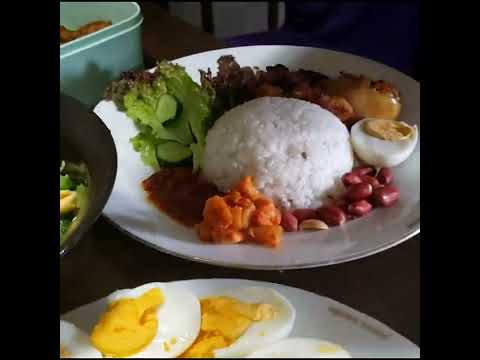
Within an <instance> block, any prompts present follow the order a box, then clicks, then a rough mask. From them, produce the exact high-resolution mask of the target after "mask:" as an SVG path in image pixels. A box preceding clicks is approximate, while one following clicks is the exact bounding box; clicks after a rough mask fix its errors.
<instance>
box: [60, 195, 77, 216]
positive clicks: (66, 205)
mask: <svg viewBox="0 0 480 360" xmlns="http://www.w3.org/2000/svg"><path fill="white" fill-rule="evenodd" d="M77 208H78V206H77V193H76V192H75V191H70V190H60V215H65V214H68V213H69V212H71V211H74V210H76V209H77Z"/></svg>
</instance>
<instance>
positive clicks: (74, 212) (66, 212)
mask: <svg viewBox="0 0 480 360" xmlns="http://www.w3.org/2000/svg"><path fill="white" fill-rule="evenodd" d="M87 186H88V173H87V169H86V167H85V165H76V164H73V163H69V162H64V161H62V163H61V165H60V245H62V244H63V242H64V241H65V239H66V237H67V234H68V231H69V230H70V229H71V227H72V225H74V223H75V221H76V220H77V219H78V218H79V216H81V214H82V210H84V209H86V203H87Z"/></svg>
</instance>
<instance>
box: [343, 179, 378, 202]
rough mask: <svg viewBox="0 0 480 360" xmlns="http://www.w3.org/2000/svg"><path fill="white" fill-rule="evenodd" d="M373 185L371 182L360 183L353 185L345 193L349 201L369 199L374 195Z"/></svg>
mask: <svg viewBox="0 0 480 360" xmlns="http://www.w3.org/2000/svg"><path fill="white" fill-rule="evenodd" d="M372 191H373V186H372V185H371V184H369V183H366V182H363V183H360V184H355V185H352V186H350V187H349V188H348V190H347V192H346V193H345V198H346V199H347V200H349V201H358V200H363V199H367V198H368V197H370V195H372Z"/></svg>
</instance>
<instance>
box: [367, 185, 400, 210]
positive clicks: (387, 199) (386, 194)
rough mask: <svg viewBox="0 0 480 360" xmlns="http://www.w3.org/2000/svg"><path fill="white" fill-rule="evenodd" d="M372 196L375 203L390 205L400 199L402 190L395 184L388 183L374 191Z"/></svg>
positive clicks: (384, 205)
mask: <svg viewBox="0 0 480 360" xmlns="http://www.w3.org/2000/svg"><path fill="white" fill-rule="evenodd" d="M372 198H373V201H374V203H375V205H378V206H383V207H389V206H392V205H393V204H395V203H396V202H397V201H398V199H399V198H400V191H399V190H398V189H397V188H396V187H395V186H392V185H387V186H384V187H381V188H378V189H376V190H375V191H374V192H373V196H372Z"/></svg>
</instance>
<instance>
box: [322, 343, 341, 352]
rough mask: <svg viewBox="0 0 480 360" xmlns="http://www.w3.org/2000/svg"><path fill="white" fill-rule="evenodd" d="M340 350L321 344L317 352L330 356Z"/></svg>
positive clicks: (330, 345) (336, 347)
mask: <svg viewBox="0 0 480 360" xmlns="http://www.w3.org/2000/svg"><path fill="white" fill-rule="evenodd" d="M340 350H342V349H341V348H340V347H338V346H336V345H333V344H322V345H320V348H319V351H320V353H322V354H330V353H335V352H337V351H340Z"/></svg>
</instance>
